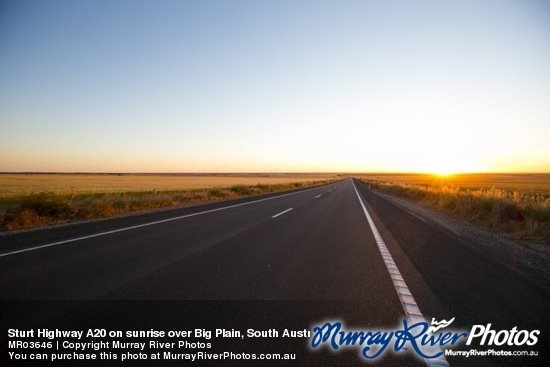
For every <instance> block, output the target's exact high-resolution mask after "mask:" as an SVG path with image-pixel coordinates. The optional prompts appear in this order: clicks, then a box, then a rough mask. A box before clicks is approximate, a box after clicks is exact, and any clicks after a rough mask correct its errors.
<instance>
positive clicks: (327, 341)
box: [311, 317, 540, 359]
mask: <svg viewBox="0 0 550 367" xmlns="http://www.w3.org/2000/svg"><path fill="white" fill-rule="evenodd" d="M454 320H455V318H454V317H453V318H452V319H451V320H449V321H447V320H441V321H436V320H435V319H432V322H431V324H429V323H428V322H426V321H419V322H414V323H412V322H409V321H408V320H407V319H403V320H402V325H400V326H399V327H398V328H397V329H394V330H389V329H386V330H347V329H346V328H345V326H344V325H343V324H342V323H341V322H340V321H335V322H325V323H324V324H323V325H321V326H315V327H313V330H312V331H313V332H312V336H311V348H312V349H316V348H319V347H323V346H326V347H328V348H329V349H332V350H334V351H338V350H341V349H344V348H357V349H359V350H360V352H361V355H362V356H363V357H364V358H366V359H375V358H378V357H380V356H382V355H383V354H384V353H385V352H388V351H393V352H396V353H397V352H401V351H409V350H412V351H413V352H415V353H416V354H417V355H418V356H419V357H421V358H425V359H433V358H439V357H441V356H443V353H444V352H443V348H449V347H452V346H455V345H457V344H460V343H465V344H466V345H472V343H474V342H478V343H479V345H489V346H491V345H497V346H502V345H509V346H521V345H529V346H532V345H535V344H536V343H537V342H538V335H539V334H540V331H539V330H533V331H527V330H518V329H517V327H514V328H512V329H511V330H500V331H496V330H493V329H492V328H491V326H492V325H491V324H487V325H474V326H473V327H472V329H471V330H470V332H469V333H468V332H466V331H456V330H448V329H447V328H448V327H449V326H450V325H451V324H452V323H453V321H454Z"/></svg>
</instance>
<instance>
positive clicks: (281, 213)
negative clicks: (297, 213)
mask: <svg viewBox="0 0 550 367" xmlns="http://www.w3.org/2000/svg"><path fill="white" fill-rule="evenodd" d="M292 209H293V208H289V209H287V210H285V211H282V212H280V213H279V214H275V215H274V216H272V217H271V218H277V217H278V216H279V215H283V214H285V213H288V212H289V211H291V210H292Z"/></svg>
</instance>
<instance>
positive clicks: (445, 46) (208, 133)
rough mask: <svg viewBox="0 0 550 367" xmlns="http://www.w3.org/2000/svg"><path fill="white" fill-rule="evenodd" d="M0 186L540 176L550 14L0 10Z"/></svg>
mask: <svg viewBox="0 0 550 367" xmlns="http://www.w3.org/2000/svg"><path fill="white" fill-rule="evenodd" d="M0 171H65V172H67V171H68V172H72V171H91V172H228V171H229V172H234V171H264V172H265V171H438V172H440V171H441V172H446V171H531V172H533V171H539V172H540V171H544V172H550V3H549V2H547V1H529V0H527V1H520V0H517V1H506V0H493V1H490V0H480V1H438V0H434V1H299V0H297V1H254V0H251V1H198V0H197V1H153V0H148V1H120V0H113V1H110V0H95V1H86V0H79V1H72V0H66V1H56V0H52V1H38V0H36V1H29V0H19V1H15V0H8V1H3V2H0Z"/></svg>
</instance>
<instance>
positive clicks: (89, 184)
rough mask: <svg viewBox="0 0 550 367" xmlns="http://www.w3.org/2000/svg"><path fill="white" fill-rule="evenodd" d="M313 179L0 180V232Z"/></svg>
mask: <svg viewBox="0 0 550 367" xmlns="http://www.w3.org/2000/svg"><path fill="white" fill-rule="evenodd" d="M333 177H334V176H332V175H320V174H319V175H317V174H303V175H300V174H285V175H283V174H264V175H258V174H233V175H182V174H180V175H164V174H163V175H161V174H123V175H114V174H113V175H111V174H0V187H1V188H2V191H1V194H0V230H2V231H12V230H22V229H31V228H35V227H41V226H51V225H57V224H61V223H66V222H72V221H79V220H90V219H98V218H108V217H113V216H118V215H122V214H126V213H134V212H143V211H149V210H154V209H160V208H169V207H178V206H184V205H191V204H196V203H202V202H208V201H218V200H229V199H237V198H243V197H250V196H256V195H262V194H267V193H273V192H280V191H286V190H293V189H298V188H302V187H308V186H313V185H319V184H322V183H326V182H329V181H332V180H333Z"/></svg>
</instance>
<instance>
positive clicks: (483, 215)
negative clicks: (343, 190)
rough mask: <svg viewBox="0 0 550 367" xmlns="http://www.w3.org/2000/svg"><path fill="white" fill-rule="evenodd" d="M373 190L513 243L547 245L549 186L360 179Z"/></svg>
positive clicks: (549, 234) (549, 205)
mask: <svg viewBox="0 0 550 367" xmlns="http://www.w3.org/2000/svg"><path fill="white" fill-rule="evenodd" d="M362 181H363V182H364V183H366V184H367V185H370V187H371V188H372V189H375V190H379V191H382V192H384V193H387V194H390V195H393V196H397V197H401V198H405V199H407V200H409V201H412V202H415V203H419V204H421V205H423V206H425V207H428V208H431V209H435V210H436V211H438V212H441V213H444V214H448V215H450V216H453V217H455V218H458V219H461V220H465V221H468V222H470V223H473V224H476V225H480V226H483V227H485V228H489V229H491V230H494V231H499V232H505V233H507V234H509V235H510V236H511V237H512V238H514V239H516V240H528V241H534V242H539V243H544V244H547V245H550V186H549V185H547V186H545V187H541V188H538V189H537V190H532V189H521V190H514V189H511V188H508V189H501V188H495V187H494V186H489V187H483V186H480V185H477V187H468V186H460V185H458V186H455V185H442V184H438V183H431V184H430V183H423V184H419V183H403V182H383V181H377V180H368V179H362Z"/></svg>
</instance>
